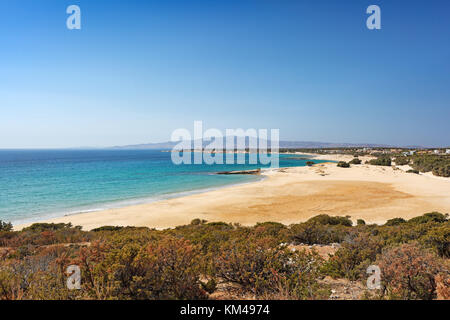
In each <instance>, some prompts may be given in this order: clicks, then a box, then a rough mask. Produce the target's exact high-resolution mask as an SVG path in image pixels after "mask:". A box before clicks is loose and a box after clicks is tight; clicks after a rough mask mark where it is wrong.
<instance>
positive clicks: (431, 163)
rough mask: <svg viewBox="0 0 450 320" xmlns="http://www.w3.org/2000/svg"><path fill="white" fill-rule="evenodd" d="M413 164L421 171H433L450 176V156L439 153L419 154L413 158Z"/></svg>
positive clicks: (438, 174) (443, 175)
mask: <svg viewBox="0 0 450 320" xmlns="http://www.w3.org/2000/svg"><path fill="white" fill-rule="evenodd" d="M411 166H412V167H413V169H415V170H418V171H420V172H430V171H431V172H432V173H433V174H434V175H437V176H442V177H450V157H446V156H439V155H417V156H414V157H413V158H412V164H411Z"/></svg>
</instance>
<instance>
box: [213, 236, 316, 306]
mask: <svg viewBox="0 0 450 320" xmlns="http://www.w3.org/2000/svg"><path fill="white" fill-rule="evenodd" d="M322 261H323V260H322V259H321V258H320V256H319V255H317V254H316V253H306V252H304V251H301V252H293V251H291V250H289V249H288V248H283V247H280V246H277V247H272V246H269V245H267V242H266V241H263V240H254V241H249V242H245V241H238V242H233V241H232V242H229V243H227V244H226V245H225V246H223V248H222V253H221V254H220V256H219V257H217V276H219V277H220V278H221V279H223V280H225V281H227V282H229V283H235V284H238V285H240V286H241V290H242V291H243V292H244V293H245V292H250V293H252V294H256V295H257V296H262V297H265V298H280V296H284V297H285V298H290V299H313V298H318V295H320V292H321V291H320V286H319V284H318V282H317V279H318V278H319V275H320V272H319V270H320V266H321V263H322ZM322 298H323V297H322Z"/></svg>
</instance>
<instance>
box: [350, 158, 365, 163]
mask: <svg viewBox="0 0 450 320" xmlns="http://www.w3.org/2000/svg"><path fill="white" fill-rule="evenodd" d="M361 162H362V161H361V160H360V159H358V158H354V159H353V160H351V161H350V162H349V163H350V164H361Z"/></svg>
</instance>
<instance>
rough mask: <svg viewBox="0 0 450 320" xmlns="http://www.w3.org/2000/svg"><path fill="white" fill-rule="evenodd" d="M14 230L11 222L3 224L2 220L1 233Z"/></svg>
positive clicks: (0, 221) (0, 223) (0, 224)
mask: <svg viewBox="0 0 450 320" xmlns="http://www.w3.org/2000/svg"><path fill="white" fill-rule="evenodd" d="M12 229H13V225H12V224H11V222H3V221H2V220H0V231H6V232H9V231H12Z"/></svg>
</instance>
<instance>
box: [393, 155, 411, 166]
mask: <svg viewBox="0 0 450 320" xmlns="http://www.w3.org/2000/svg"><path fill="white" fill-rule="evenodd" d="M409 161H410V160H409V158H408V157H396V158H395V165H397V166H404V165H407V164H409Z"/></svg>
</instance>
